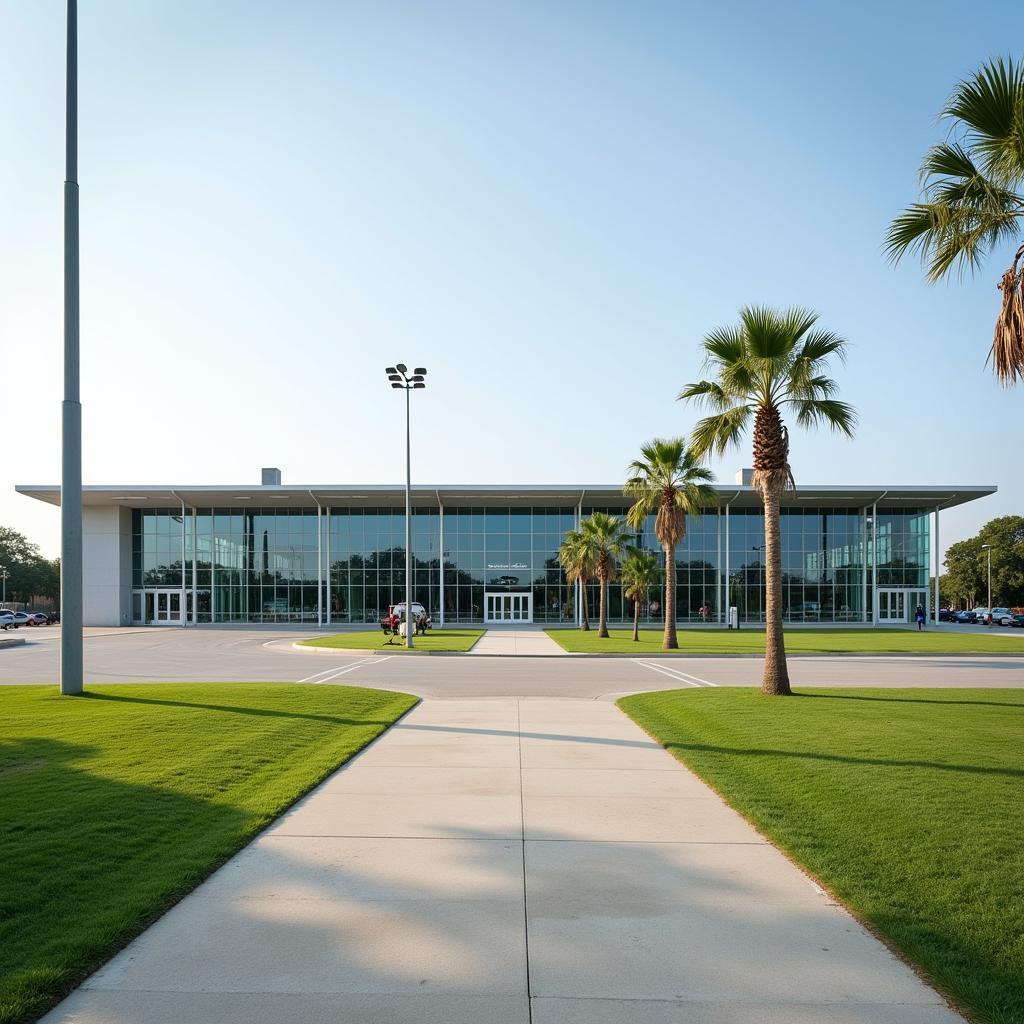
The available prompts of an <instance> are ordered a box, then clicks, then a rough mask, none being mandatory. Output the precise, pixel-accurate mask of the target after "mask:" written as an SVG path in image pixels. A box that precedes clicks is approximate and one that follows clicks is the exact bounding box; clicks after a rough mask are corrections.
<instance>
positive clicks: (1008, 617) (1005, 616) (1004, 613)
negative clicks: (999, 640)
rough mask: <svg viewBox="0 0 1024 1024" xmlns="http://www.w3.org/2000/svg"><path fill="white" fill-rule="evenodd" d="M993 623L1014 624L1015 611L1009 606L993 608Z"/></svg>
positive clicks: (996, 624)
mask: <svg viewBox="0 0 1024 1024" xmlns="http://www.w3.org/2000/svg"><path fill="white" fill-rule="evenodd" d="M992 624H993V625H995V626H1012V625H1013V612H1011V611H1010V609H1009V608H993V609H992Z"/></svg>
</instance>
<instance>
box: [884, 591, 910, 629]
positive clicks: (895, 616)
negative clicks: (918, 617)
mask: <svg viewBox="0 0 1024 1024" xmlns="http://www.w3.org/2000/svg"><path fill="white" fill-rule="evenodd" d="M907 597H908V594H907V592H906V591H905V590H880V591H879V592H878V621H879V622H887V623H894V622H906V621H907Z"/></svg>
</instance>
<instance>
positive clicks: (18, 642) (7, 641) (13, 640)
mask: <svg viewBox="0 0 1024 1024" xmlns="http://www.w3.org/2000/svg"><path fill="white" fill-rule="evenodd" d="M24 645H25V638H24V637H23V636H5V637H3V638H2V639H0V650H3V649H4V648H5V647H23V646H24Z"/></svg>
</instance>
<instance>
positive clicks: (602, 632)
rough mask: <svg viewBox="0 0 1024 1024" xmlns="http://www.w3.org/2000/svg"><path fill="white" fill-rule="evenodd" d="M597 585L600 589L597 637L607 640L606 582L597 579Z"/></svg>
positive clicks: (601, 578) (599, 578)
mask: <svg viewBox="0 0 1024 1024" xmlns="http://www.w3.org/2000/svg"><path fill="white" fill-rule="evenodd" d="M598 584H599V585H600V587H601V610H600V612H599V613H598V619H597V635H598V636H603V637H605V638H607V636H608V580H607V579H606V578H605V577H604V576H601V577H598Z"/></svg>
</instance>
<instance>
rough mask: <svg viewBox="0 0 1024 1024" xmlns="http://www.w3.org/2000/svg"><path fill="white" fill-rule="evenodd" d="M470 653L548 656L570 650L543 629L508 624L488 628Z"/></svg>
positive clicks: (565, 652)
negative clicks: (515, 627)
mask: <svg viewBox="0 0 1024 1024" xmlns="http://www.w3.org/2000/svg"><path fill="white" fill-rule="evenodd" d="M469 653H470V654H501V655H505V656H508V655H517V654H518V655H530V654H532V655H534V656H537V655H545V656H548V655H558V654H567V653H568V652H567V651H566V650H565V649H564V648H562V647H560V646H559V645H558V644H556V643H555V641H554V640H552V639H551V637H549V636H548V635H547V633H545V632H544V631H543V630H542V629H514V628H513V629H510V628H508V627H507V626H498V627H497V628H493V627H492V628H491V629H488V630H487V632H486V633H484V635H483V636H482V637H480V639H479V640H477V642H476V643H475V644H474V645H473V649H472V650H471V651H470V652H469Z"/></svg>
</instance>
